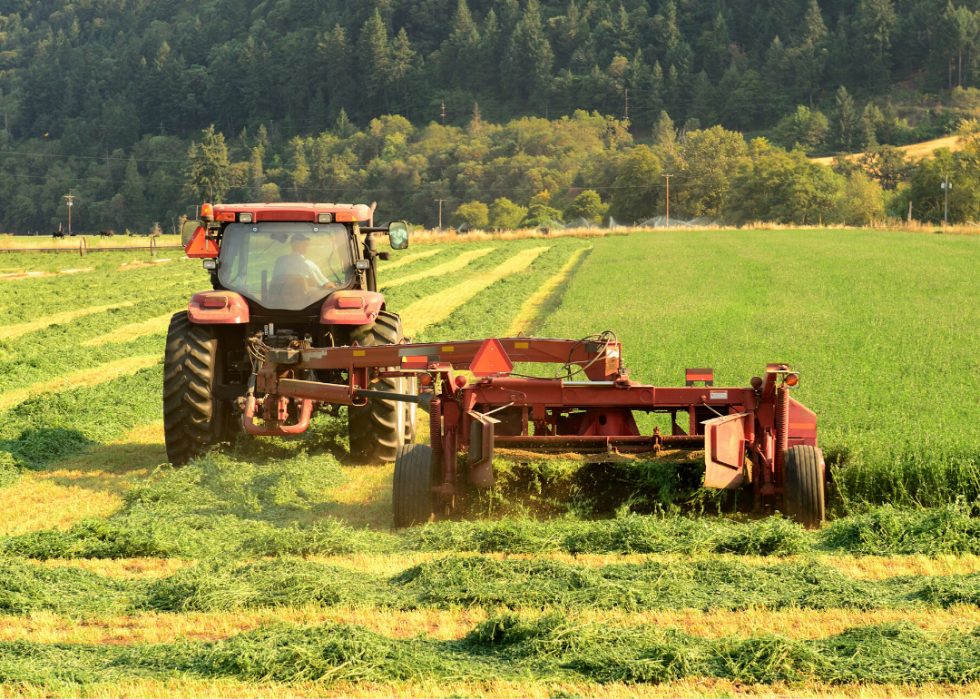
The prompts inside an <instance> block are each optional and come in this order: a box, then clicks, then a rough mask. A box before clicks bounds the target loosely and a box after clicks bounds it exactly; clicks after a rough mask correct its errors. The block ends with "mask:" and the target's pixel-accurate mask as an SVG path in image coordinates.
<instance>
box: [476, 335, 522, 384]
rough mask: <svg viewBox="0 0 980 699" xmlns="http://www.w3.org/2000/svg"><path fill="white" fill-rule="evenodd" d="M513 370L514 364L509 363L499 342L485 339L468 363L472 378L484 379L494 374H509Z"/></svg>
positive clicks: (508, 358)
mask: <svg viewBox="0 0 980 699" xmlns="http://www.w3.org/2000/svg"><path fill="white" fill-rule="evenodd" d="M513 370H514V362H512V361H510V357H508V356H507V352H505V351H504V346H503V345H502V344H500V340H496V339H493V338H487V339H486V340H484V341H483V344H482V345H480V349H478V350H477V351H476V355H475V356H474V357H473V361H472V362H471V363H470V371H472V372H473V375H474V376H479V377H481V378H482V377H484V376H493V375H494V374H509V373H510V372H512V371H513Z"/></svg>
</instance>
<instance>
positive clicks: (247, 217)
mask: <svg viewBox="0 0 980 699" xmlns="http://www.w3.org/2000/svg"><path fill="white" fill-rule="evenodd" d="M238 222H239V223H251V222H252V214H250V213H249V212H247V211H243V212H242V213H240V214H238Z"/></svg>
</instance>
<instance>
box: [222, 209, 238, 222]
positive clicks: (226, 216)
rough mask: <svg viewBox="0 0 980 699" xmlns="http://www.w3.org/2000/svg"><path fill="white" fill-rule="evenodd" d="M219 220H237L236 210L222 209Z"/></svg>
mask: <svg viewBox="0 0 980 699" xmlns="http://www.w3.org/2000/svg"><path fill="white" fill-rule="evenodd" d="M218 220H219V221H234V220H235V212H234V211H222V212H221V213H220V214H218Z"/></svg>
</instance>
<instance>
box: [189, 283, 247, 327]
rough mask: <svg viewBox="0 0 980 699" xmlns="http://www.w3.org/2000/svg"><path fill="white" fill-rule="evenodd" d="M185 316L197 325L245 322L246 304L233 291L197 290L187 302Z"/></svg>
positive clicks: (240, 296) (239, 295)
mask: <svg viewBox="0 0 980 699" xmlns="http://www.w3.org/2000/svg"><path fill="white" fill-rule="evenodd" d="M187 318H188V320H190V321H191V322H192V323H197V324H198V325H238V324H241V323H247V322H248V318H249V315H248V304H247V303H246V302H245V299H244V298H243V297H242V295H241V294H236V293H235V292H234V291H199V292H198V293H196V294H194V295H193V296H191V302H190V303H189V304H187Z"/></svg>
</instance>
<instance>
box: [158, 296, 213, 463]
mask: <svg viewBox="0 0 980 699" xmlns="http://www.w3.org/2000/svg"><path fill="white" fill-rule="evenodd" d="M217 361H218V338H217V337H216V336H215V333H214V329H213V328H211V327H210V326H207V325H195V324H194V323H191V322H190V320H188V318H187V312H186V311H182V312H181V313H175V314H174V316H173V318H171V319H170V328H169V329H168V330H167V346H166V351H165V354H164V359H163V435H164V441H165V442H166V444H167V458H168V459H169V460H170V463H172V464H173V465H174V466H182V465H184V464H186V463H187V462H188V461H190V460H191V459H192V458H194V457H195V456H197V455H198V454H200V453H201V452H203V451H205V450H206V449H207V448H208V447H210V446H211V445H212V444H214V442H215V441H217V440H216V438H217V436H218V435H219V434H221V422H222V420H221V418H222V417H223V416H222V415H221V414H220V413H222V410H221V409H220V404H219V402H218V401H216V400H215V399H214V398H213V396H212V387H213V386H214V378H215V366H216V364H217Z"/></svg>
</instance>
